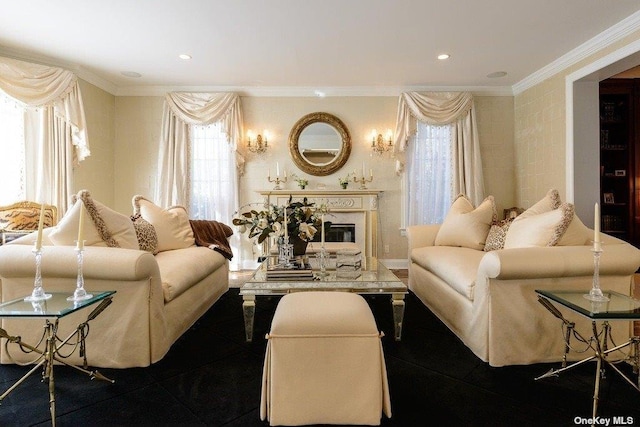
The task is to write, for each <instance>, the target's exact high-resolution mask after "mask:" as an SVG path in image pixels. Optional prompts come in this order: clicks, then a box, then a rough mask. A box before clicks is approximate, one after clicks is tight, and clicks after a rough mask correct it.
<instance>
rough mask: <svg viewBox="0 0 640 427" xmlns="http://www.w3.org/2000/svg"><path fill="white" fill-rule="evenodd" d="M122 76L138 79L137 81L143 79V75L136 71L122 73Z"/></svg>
mask: <svg viewBox="0 0 640 427" xmlns="http://www.w3.org/2000/svg"><path fill="white" fill-rule="evenodd" d="M120 74H122V75H123V76H127V77H133V78H136V79H137V78H138V77H142V74H140V73H136V72H135V71H122V72H120Z"/></svg>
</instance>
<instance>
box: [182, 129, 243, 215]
mask: <svg viewBox="0 0 640 427" xmlns="http://www.w3.org/2000/svg"><path fill="white" fill-rule="evenodd" d="M190 175H191V194H190V197H189V199H190V201H189V207H190V209H189V215H190V216H191V218H193V219H209V220H211V219H212V220H216V221H220V222H225V223H230V222H231V218H232V216H233V211H234V209H235V207H236V198H237V197H236V185H235V158H234V152H233V148H232V146H231V145H230V144H229V143H228V142H227V137H226V135H225V134H224V132H222V125H221V123H214V124H210V125H206V126H192V128H191V170H190Z"/></svg>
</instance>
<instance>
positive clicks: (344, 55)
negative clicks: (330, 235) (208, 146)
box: [0, 0, 640, 95]
mask: <svg viewBox="0 0 640 427" xmlns="http://www.w3.org/2000/svg"><path fill="white" fill-rule="evenodd" d="M639 10H640V1H638V0H616V1H603V0H561V1H558V0H535V1H533V0H531V1H514V0H483V1H468V0H446V1H442V0H422V1H420V0H395V1H390V0H321V1H308V0H270V1H264V0H135V1H131V0H110V1H103V0H84V1H72V0H57V1H51V0H29V1H10V2H3V5H2V13H1V14H0V54H3V55H6V56H12V57H18V58H20V59H29V60H33V61H38V62H44V63H49V64H52V65H59V66H64V67H66V68H70V69H72V70H74V71H77V72H78V74H79V75H80V76H81V77H83V78H86V77H85V76H89V78H86V79H87V80H89V81H92V82H97V83H98V85H99V86H101V87H103V88H105V89H107V90H109V91H110V92H112V93H116V94H127V93H131V92H135V90H142V89H145V88H146V89H148V90H151V89H153V88H159V87H162V88H173V90H175V89H176V88H183V89H184V90H187V89H188V90H195V89H207V88H209V89H210V88H216V89H218V90H219V89H224V88H228V89H230V90H246V91H251V90H252V89H256V88H259V89H261V90H263V91H265V90H266V91H269V90H271V91H272V92H273V93H274V94H275V93H276V92H277V91H282V90H284V89H287V88H288V89H296V90H298V91H300V92H301V93H302V92H304V91H313V90H314V89H318V90H321V91H325V92H327V94H329V95H331V94H337V93H348V92H349V91H352V92H354V91H360V92H367V91H369V92H371V93H379V92H380V91H381V90H384V89H390V90H409V89H413V90H419V88H432V89H433V88H443V89H444V88H447V89H449V88H496V89H500V88H509V89H511V88H512V87H513V85H515V84H517V83H518V82H521V81H522V80H523V79H525V78H527V77H528V76H530V75H532V74H533V73H535V72H537V71H538V70H540V69H542V68H543V67H545V66H548V64H550V63H552V62H554V61H556V60H558V58H560V57H562V56H563V55H566V54H567V53H569V52H571V51H573V50H574V49H576V48H578V47H579V46H581V45H583V44H585V43H586V42H588V41H590V40H591V39H593V38H594V37H596V36H599V35H600V34H601V33H602V32H603V31H605V30H608V29H609V28H610V27H612V26H614V25H616V24H617V23H619V22H620V21H622V20H623V19H625V18H627V17H629V16H630V15H633V14H634V13H636V12H638V11H639ZM639 16H640V14H639ZM631 19H634V20H636V21H638V20H640V19H638V17H632V18H631ZM182 53H186V54H189V55H191V56H192V59H191V60H181V59H179V58H178V55H179V54H182ZM441 53H448V54H450V55H451V57H450V58H449V59H448V60H446V61H440V60H438V59H437V58H436V57H437V55H439V54H441ZM498 71H504V72H506V73H507V75H506V76H504V77H500V78H489V77H487V75H489V74H490V73H494V72H498ZM122 72H135V73H139V74H140V75H141V76H140V77H137V78H135V77H126V76H124V75H123V74H122Z"/></svg>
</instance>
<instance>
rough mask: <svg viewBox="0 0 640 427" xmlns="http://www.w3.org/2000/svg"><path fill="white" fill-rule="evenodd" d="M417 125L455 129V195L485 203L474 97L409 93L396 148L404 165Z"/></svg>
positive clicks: (398, 126) (398, 124) (403, 97)
mask: <svg viewBox="0 0 640 427" xmlns="http://www.w3.org/2000/svg"><path fill="white" fill-rule="evenodd" d="M417 122H423V123H426V124H429V125H436V126H438V125H451V127H452V128H451V129H452V144H453V146H452V149H453V151H452V156H451V162H452V164H451V167H452V171H453V175H452V176H453V179H452V193H453V194H457V193H462V194H465V195H466V196H467V197H468V198H469V199H470V200H471V201H472V202H473V203H474V204H476V205H478V204H479V203H481V202H482V200H483V199H484V179H483V176H482V160H481V158H480V142H479V140H478V130H477V123H476V117H475V108H474V106H473V96H472V95H471V94H470V93H467V92H429V93H426V94H419V93H417V92H405V93H403V94H402V95H400V100H399V102H398V115H397V118H396V132H395V148H394V150H395V151H396V155H397V156H398V158H399V159H400V160H399V162H400V163H404V161H405V159H406V150H407V146H408V144H409V143H410V140H411V137H412V136H413V135H414V134H415V132H416V130H417ZM398 169H399V170H401V169H402V167H399V168H398Z"/></svg>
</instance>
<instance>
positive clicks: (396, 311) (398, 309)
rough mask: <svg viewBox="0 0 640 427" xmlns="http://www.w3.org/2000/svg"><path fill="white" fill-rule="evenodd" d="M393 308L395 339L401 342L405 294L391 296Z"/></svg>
mask: <svg viewBox="0 0 640 427" xmlns="http://www.w3.org/2000/svg"><path fill="white" fill-rule="evenodd" d="M391 308H392V310H393V329H394V331H393V332H394V338H395V340H396V341H400V339H401V338H402V322H403V319H404V294H401V293H398V294H391Z"/></svg>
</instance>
